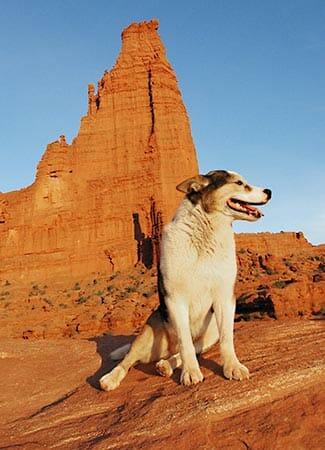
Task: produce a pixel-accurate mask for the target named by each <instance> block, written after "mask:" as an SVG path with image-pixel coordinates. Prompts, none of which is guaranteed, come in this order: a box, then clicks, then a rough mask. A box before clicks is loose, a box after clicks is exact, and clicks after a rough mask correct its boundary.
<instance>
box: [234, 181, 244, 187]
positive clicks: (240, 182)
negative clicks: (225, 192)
mask: <svg viewBox="0 0 325 450" xmlns="http://www.w3.org/2000/svg"><path fill="white" fill-rule="evenodd" d="M236 184H238V185H239V186H241V185H243V184H244V183H243V182H242V181H240V180H238V181H236Z"/></svg>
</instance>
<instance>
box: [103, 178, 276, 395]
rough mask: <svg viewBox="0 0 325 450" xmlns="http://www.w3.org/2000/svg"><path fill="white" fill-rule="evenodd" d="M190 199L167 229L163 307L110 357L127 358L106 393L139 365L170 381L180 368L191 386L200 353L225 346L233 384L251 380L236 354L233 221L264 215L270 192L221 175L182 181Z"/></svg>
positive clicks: (106, 383) (161, 273) (107, 381)
mask: <svg viewBox="0 0 325 450" xmlns="http://www.w3.org/2000/svg"><path fill="white" fill-rule="evenodd" d="M176 189H177V190H178V191H181V192H183V193H184V194H185V198H184V200H183V201H182V203H181V204H180V206H179V208H178V209H177V211H176V214H175V216H174V218H173V220H172V222H170V223H169V224H168V225H166V226H165V227H164V229H163V233H162V239H161V257H160V264H159V269H158V293H159V300H160V305H159V307H158V309H157V310H156V311H154V312H153V313H152V315H151V316H150V317H149V319H148V320H147V322H146V324H145V326H144V329H143V331H142V333H141V334H139V335H138V336H137V337H136V339H135V340H134V342H133V343H132V345H126V346H123V347H121V348H119V349H117V350H115V351H114V352H112V353H111V355H110V356H111V358H112V359H114V360H120V359H122V358H123V359H122V361H121V362H120V363H119V364H118V365H117V366H116V367H115V368H114V369H113V370H112V371H111V372H109V373H108V374H106V375H104V376H103V377H102V378H101V379H100V386H101V388H102V389H103V390H105V391H110V390H113V389H115V388H116V387H117V386H119V384H120V383H121V381H122V380H123V378H124V377H125V376H126V374H127V372H128V371H129V369H130V368H131V367H132V366H134V365H135V364H137V363H150V362H157V363H156V369H157V371H158V372H159V373H160V374H161V375H162V376H165V377H170V376H171V375H172V374H173V371H174V370H175V369H176V368H178V367H181V369H182V372H181V379H180V381H181V383H182V384H183V385H185V386H190V385H194V384H197V383H199V382H201V381H202V380H203V375H202V373H201V370H200V367H199V363H198V359H197V356H196V355H198V354H200V353H204V352H206V351H207V350H209V349H210V348H211V347H212V346H213V345H214V344H215V343H216V342H218V341H219V343H220V353H221V358H222V362H223V374H224V376H225V377H226V378H227V379H235V380H244V379H247V378H249V371H248V369H247V368H246V367H245V366H244V365H243V364H242V363H241V362H240V361H239V359H238V358H237V355H236V353H235V348H234V339H233V326H234V316H235V306H236V299H235V296H234V284H235V280H236V273H237V265H236V252H235V239H234V232H233V229H232V222H233V221H234V220H247V221H250V222H254V221H256V220H258V219H260V217H262V215H263V214H262V213H261V211H260V210H259V209H258V208H257V206H258V205H265V204H266V203H267V202H268V201H269V200H270V198H271V194H272V193H271V190H270V189H264V188H261V187H256V186H251V185H250V184H249V183H248V182H247V181H246V180H245V179H244V178H243V177H242V176H241V175H239V174H237V173H236V172H230V171H226V170H215V171H211V172H209V173H207V174H206V175H197V176H194V177H193V178H190V179H187V180H185V181H183V182H182V183H180V184H179V185H178V186H177V187H176Z"/></svg>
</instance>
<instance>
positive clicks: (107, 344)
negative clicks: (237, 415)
mask: <svg viewBox="0 0 325 450" xmlns="http://www.w3.org/2000/svg"><path fill="white" fill-rule="evenodd" d="M134 339H135V336H132V335H131V336H125V335H119V336H113V335H110V334H106V335H103V336H96V337H93V338H91V339H89V341H91V342H96V345H97V353H98V354H99V355H100V357H101V359H102V363H101V366H100V368H99V369H98V370H97V371H96V372H95V373H94V374H93V375H91V376H90V377H88V378H87V382H88V383H89V384H90V385H91V386H92V387H94V388H95V389H100V385H99V380H100V378H101V377H102V376H103V375H105V374H106V373H107V372H110V371H111V370H112V369H113V368H114V367H115V366H116V365H117V364H118V361H113V360H112V359H111V358H110V357H109V354H110V353H111V352H112V351H113V350H116V349H117V348H119V347H121V346H122V345H125V344H129V343H132V342H133V341H134ZM198 358H199V364H200V366H201V367H205V368H206V369H208V370H209V371H211V372H212V373H214V374H215V375H218V376H220V377H221V378H224V376H223V371H222V366H220V364H218V363H216V362H215V361H213V360H211V359H206V358H204V357H203V356H202V355H200V356H199V357H198ZM135 369H136V370H140V371H141V372H143V373H144V374H146V375H151V376H159V377H160V375H158V374H157V372H156V369H155V363H149V364H141V363H140V364H137V365H136V366H135ZM180 374H181V370H180V369H176V370H175V371H174V374H173V376H172V377H171V378H172V380H173V381H174V382H175V383H177V384H178V383H179V380H180Z"/></svg>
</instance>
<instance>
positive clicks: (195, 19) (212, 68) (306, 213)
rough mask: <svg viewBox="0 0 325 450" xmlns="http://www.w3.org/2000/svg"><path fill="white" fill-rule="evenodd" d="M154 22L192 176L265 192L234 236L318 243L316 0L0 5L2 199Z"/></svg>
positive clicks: (323, 111)
mask: <svg viewBox="0 0 325 450" xmlns="http://www.w3.org/2000/svg"><path fill="white" fill-rule="evenodd" d="M153 17H156V18H158V19H159V21H160V35H161V37H162V39H163V41H164V43H165V45H166V47H167V54H168V58H169V60H170V62H171V63H172V65H173V67H174V69H175V70H176V73H177V76H178V79H179V83H180V88H181V90H182V94H183V98H184V102H185V104H186V107H187V110H188V113H189V116H190V120H191V125H192V134H193V138H194V142H195V145H196V148H197V152H198V157H199V162H200V169H201V171H202V172H206V171H209V170H211V169H223V168H225V169H227V168H228V169H231V170H235V171H238V172H240V173H242V174H243V175H245V176H246V177H247V178H248V180H249V181H250V182H251V183H252V184H258V185H263V186H265V187H270V188H272V190H273V192H274V196H273V199H272V202H271V203H270V205H269V206H267V207H266V208H265V217H264V218H263V219H262V220H261V221H259V222H256V223H254V224H245V223H238V224H237V225H236V230H237V231H254V232H255V231H280V230H297V231H298V230H302V231H304V232H305V234H306V236H307V237H308V239H310V240H311V241H312V242H313V243H320V242H324V241H325V208H324V206H325V205H324V204H325V202H324V184H325V176H324V172H325V1H324V0H272V1H268V0H247V1H242V0H206V1H204V0H202V1H201V2H198V1H192V0H187V1H183V0H180V1H177V0H174V1H171V0H161V1H158V0H157V1H154V0H151V1H150V0H146V1H141V0H137V1H131V0H110V1H103V0H102V1H101V0H92V1H91V2H90V1H88V0H87V1H84V0H52V1H44V0H42V1H39V0H28V1H27V0H26V1H23V0H20V1H17V0H11V1H10V2H9V1H7V2H3V3H2V4H1V14H0V60H1V71H0V82H1V91H0V104H1V108H0V191H2V192H6V191H9V190H14V189H19V188H21V187H24V186H26V185H28V184H30V183H32V181H33V179H34V176H35V169H36V165H37V162H38V161H39V159H40V157H41V155H42V153H43V151H44V149H45V147H46V145H47V143H49V142H51V141H53V140H55V139H57V137H58V136H59V135H60V134H65V135H66V136H67V138H68V141H71V139H72V137H73V136H75V135H76V134H77V131H78V128H79V121H80V117H81V116H82V115H84V114H85V112H86V106H87V105H86V104H87V95H86V92H87V85H88V83H91V82H93V83H96V82H97V81H98V79H100V78H101V76H102V74H103V72H104V70H105V69H109V68H111V67H112V65H113V64H114V62H115V59H116V57H117V54H118V52H119V49H120V33H121V30H122V29H123V28H124V27H125V26H127V25H128V24H129V23H131V22H133V21H141V20H147V19H150V18H153Z"/></svg>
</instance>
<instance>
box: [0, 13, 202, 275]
mask: <svg viewBox="0 0 325 450" xmlns="http://www.w3.org/2000/svg"><path fill="white" fill-rule="evenodd" d="M157 29H158V21H157V20H152V21H150V22H142V23H134V24H132V25H130V26H129V27H128V28H126V29H125V30H124V31H123V33H122V49H121V52H120V55H119V57H118V59H117V62H116V64H115V66H114V67H113V69H112V70H110V71H106V72H105V74H104V76H103V78H102V79H101V80H100V81H99V83H98V88H97V89H95V87H94V86H93V85H92V84H90V85H89V86H88V113H87V115H86V116H85V117H83V118H82V120H81V126H80V130H79V133H78V135H77V137H76V138H75V139H74V140H73V142H72V144H71V145H68V144H67V142H66V140H65V137H64V136H60V138H59V140H58V141H56V142H53V143H51V144H49V145H48V146H47V149H46V151H45V153H44V155H43V157H42V160H41V161H40V163H39V165H38V168H37V174H36V180H35V182H34V183H33V184H32V185H31V186H29V187H27V188H25V189H22V190H20V191H14V192H9V193H5V194H0V258H1V265H0V278H4V277H7V278H15V279H17V280H20V281H21V282H23V281H26V282H28V281H31V280H44V279H53V280H54V279H55V280H57V279H64V278H66V277H70V278H76V277H82V276H86V275H89V274H91V273H96V272H108V273H109V272H113V271H117V270H120V269H125V268H127V267H130V266H133V265H135V264H136V263H137V262H139V261H141V262H142V263H143V264H145V266H147V267H150V266H151V265H152V264H153V262H154V260H155V257H156V253H157V251H158V250H157V248H158V247H157V243H158V238H159V235H160V230H161V226H162V224H163V223H165V222H167V221H169V220H170V218H171V215H172V213H173V212H174V210H175V208H176V207H177V204H178V203H179V201H180V198H181V195H180V194H179V193H177V191H176V189H175V186H176V184H178V183H179V182H180V181H182V180H183V179H184V178H186V177H190V176H192V175H193V174H195V173H197V172H198V165H197V159H196V154H195V149H194V145H193V141H192V137H191V131H190V125H189V120H188V116H187V113H186V109H185V106H184V104H183V101H182V97H181V93H180V91H179V88H178V84H177V79H176V76H175V73H174V71H173V69H172V67H171V65H170V64H169V62H168V60H167V59H166V54H165V49H164V46H163V44H162V42H161V40H160V37H159V35H158V32H157Z"/></svg>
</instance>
